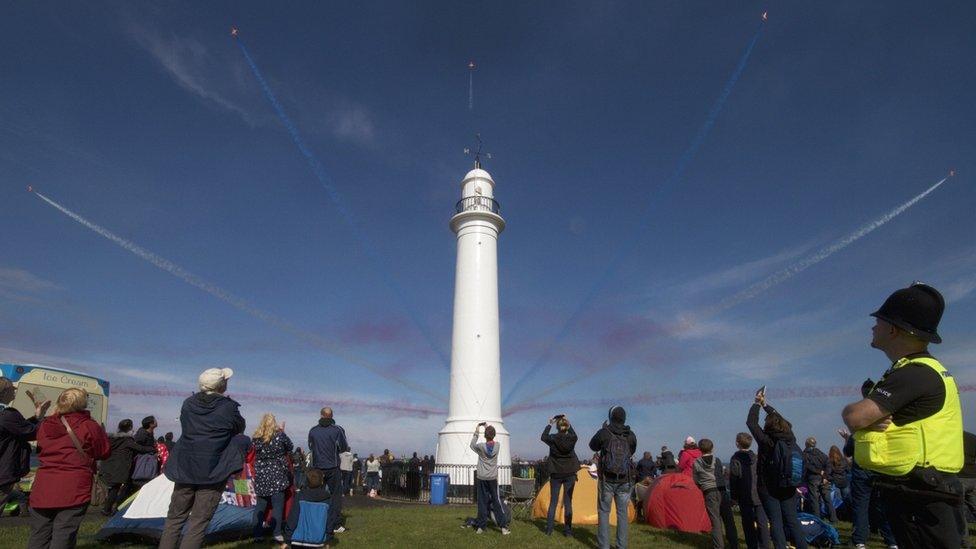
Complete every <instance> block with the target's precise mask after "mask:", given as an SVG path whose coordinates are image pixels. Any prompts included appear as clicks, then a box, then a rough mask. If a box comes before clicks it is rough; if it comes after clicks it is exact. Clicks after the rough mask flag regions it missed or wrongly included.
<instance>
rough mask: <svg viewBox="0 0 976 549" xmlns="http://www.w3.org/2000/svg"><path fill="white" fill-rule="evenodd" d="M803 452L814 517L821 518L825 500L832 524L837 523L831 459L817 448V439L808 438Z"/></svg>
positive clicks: (804, 471) (804, 469)
mask: <svg viewBox="0 0 976 549" xmlns="http://www.w3.org/2000/svg"><path fill="white" fill-rule="evenodd" d="M805 446H806V447H805V448H804V450H803V478H804V479H805V480H806V482H807V492H808V493H809V494H810V501H811V502H812V505H813V513H812V514H813V515H815V516H818V517H821V518H823V517H822V516H821V513H820V499H821V498H823V501H824V504H825V505H826V506H827V516H828V517H829V518H830V522H832V523H833V522H837V511H836V510H834V502H833V500H832V499H831V497H830V477H831V474H832V471H831V468H830V459H829V458H828V457H827V454H825V453H823V451H822V450H820V448H817V439H815V438H813V437H808V438H807V440H806V444H805Z"/></svg>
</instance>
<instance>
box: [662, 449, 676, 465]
mask: <svg viewBox="0 0 976 549" xmlns="http://www.w3.org/2000/svg"><path fill="white" fill-rule="evenodd" d="M661 468H662V469H677V468H678V464H677V463H675V462H674V454H672V453H671V452H665V453H663V454H661Z"/></svg>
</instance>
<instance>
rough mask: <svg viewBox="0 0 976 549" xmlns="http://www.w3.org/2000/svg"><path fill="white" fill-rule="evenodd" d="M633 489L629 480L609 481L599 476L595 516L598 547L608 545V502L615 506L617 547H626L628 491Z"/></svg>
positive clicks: (628, 521)
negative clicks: (597, 522)
mask: <svg viewBox="0 0 976 549" xmlns="http://www.w3.org/2000/svg"><path fill="white" fill-rule="evenodd" d="M633 489H634V487H633V485H632V484H631V483H630V482H629V481H623V482H609V481H606V480H604V479H603V477H602V476H601V477H600V482H599V494H598V497H599V500H597V516H598V520H599V523H600V524H599V527H598V528H597V534H596V540H597V545H598V546H599V547H600V549H609V547H610V504H611V502H612V503H613V504H614V505H616V506H617V549H626V548H627V530H628V529H629V527H630V517H629V516H628V515H627V511H628V509H629V506H630V492H631V491H632V490H633Z"/></svg>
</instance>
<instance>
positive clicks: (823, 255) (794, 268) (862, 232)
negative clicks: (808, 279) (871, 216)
mask: <svg viewBox="0 0 976 549" xmlns="http://www.w3.org/2000/svg"><path fill="white" fill-rule="evenodd" d="M946 179H948V178H942V180H941V181H939V182H938V183H936V184H935V185H932V186H931V187H929V188H928V189H925V191H924V192H922V193H921V194H919V195H917V196H915V197H914V198H912V199H911V200H909V201H908V202H905V203H904V204H902V205H901V206H898V207H897V208H895V209H893V210H891V211H890V212H888V213H886V214H884V215H882V216H881V217H879V218H877V219H875V220H874V221H872V222H870V223H868V224H866V225H864V226H862V227H861V228H859V229H858V230H856V231H854V232H853V233H851V234H849V235H847V236H845V237H844V238H841V239H840V240H837V241H836V242H834V243H832V244H830V245H829V246H826V247H824V248H822V249H820V250H819V251H817V253H815V254H813V255H811V256H809V257H805V258H803V259H801V260H800V261H798V262H796V263H794V264H793V265H790V266H789V267H786V268H785V269H783V270H781V271H777V272H775V273H773V274H771V275H769V276H768V277H766V278H765V279H763V280H760V281H759V282H756V283H755V284H753V285H752V286H749V287H748V288H746V289H744V290H742V291H740V292H738V293H736V294H734V295H732V296H730V297H727V298H725V299H723V300H722V301H721V302H720V303H718V304H717V305H715V306H714V307H712V308H710V309H707V310H706V311H704V313H703V314H702V316H712V315H714V314H717V313H720V312H722V311H725V310H727V309H730V308H732V307H735V306H736V305H738V304H740V303H742V302H743V301H747V300H749V299H752V298H754V297H756V296H757V295H759V294H761V293H763V292H765V291H766V290H768V289H770V288H772V287H773V286H776V285H778V284H780V283H781V282H784V281H786V280H789V279H790V278H793V277H794V276H796V275H797V274H799V273H801V272H803V271H805V270H807V269H808V268H810V267H813V266H814V265H816V264H817V263H820V262H821V261H823V260H825V259H827V258H828V257H830V256H832V255H834V254H835V253H837V252H839V251H841V250H843V249H844V248H846V247H848V246H850V245H851V244H853V243H854V242H857V241H858V240H860V239H861V238H864V237H865V236H867V235H869V234H871V233H872V232H873V231H875V230H876V229H878V228H880V227H881V226H882V225H884V224H885V223H887V222H889V221H891V220H892V219H893V218H895V217H897V216H898V215H899V214H901V213H902V212H904V211H905V210H907V209H908V208H911V207H912V206H914V205H915V204H916V203H917V202H918V201H919V200H922V199H923V198H925V197H926V196H928V195H929V193H931V192H932V191H934V190H935V189H938V188H939V186H940V185H942V184H943V183H945V182H946Z"/></svg>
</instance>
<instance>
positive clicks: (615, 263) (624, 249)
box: [502, 23, 764, 404]
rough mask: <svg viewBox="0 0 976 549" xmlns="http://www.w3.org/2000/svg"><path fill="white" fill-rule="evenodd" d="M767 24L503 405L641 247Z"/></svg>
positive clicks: (757, 30) (720, 109)
mask: <svg viewBox="0 0 976 549" xmlns="http://www.w3.org/2000/svg"><path fill="white" fill-rule="evenodd" d="M763 26H764V25H763V24H762V23H760V24H759V28H758V29H756V33H755V34H754V35H753V37H752V40H750V41H749V45H748V46H747V47H746V51H745V52H744V53H743V54H742V57H741V58H739V64H738V65H736V67H735V70H734V71H733V72H732V76H731V77H729V80H728V82H726V83H725V87H724V88H722V93H721V95H719V96H718V99H716V100H715V103H714V104H713V105H712V108H711V109H710V110H709V111H708V116H707V117H706V118H705V122H704V123H703V124H702V126H701V128H699V130H698V133H697V134H695V137H694V139H692V140H691V144H690V145H688V148H687V149H685V152H684V154H682V155H681V157H680V158H679V159H678V163H677V164H676V165H675V166H674V170H673V171H672V172H671V175H670V176H668V178H667V179H666V180H665V181H664V183H663V184H662V185H661V187H660V189H659V191H658V196H657V197H656V198H655V200H654V201H653V202H651V203H649V204H648V205H647V209H646V210H645V211H644V214H643V215H642V216H641V217H640V220H641V221H640V224H639V225H638V227H637V230H635V231H631V233H630V234H631V235H632V237H631V238H630V239H629V240H627V241H625V242H624V244H623V245H622V246H621V247H620V249H619V250H617V253H616V254H615V255H614V256H613V258H612V259H611V260H610V262H609V263H608V264H607V268H606V270H605V271H604V272H603V274H602V275H601V276H600V277H599V278H598V279H597V280H596V282H595V283H594V284H593V286H592V287H590V289H589V291H587V292H586V294H585V295H584V296H583V300H582V301H581V302H580V304H579V305H578V306H577V307H576V310H575V311H573V314H572V315H570V317H569V319H567V320H566V323H565V324H563V326H562V328H560V329H559V332H557V333H556V336H555V337H554V338H553V339H552V340H551V341H550V342H549V345H548V346H547V347H546V349H545V350H544V351H543V352H542V355H541V356H540V357H539V359H538V360H536V361H535V363H533V364H532V366H531V367H530V368H529V369H528V370H526V372H525V373H523V374H522V377H520V378H519V379H518V380H516V381H515V384H514V385H513V386H512V388H511V389H510V390H509V391H508V394H507V395H505V399H504V400H503V401H502V404H508V403H509V402H510V401H511V399H512V397H513V396H514V395H515V394H516V393H517V392H518V391H519V389H521V388H522V385H523V384H524V383H525V382H526V380H528V378H529V377H531V376H532V375H533V374H535V373H536V372H538V371H539V369H541V368H542V367H543V366H544V365H545V364H546V363H548V361H549V359H550V358H552V353H553V351H554V350H555V349H556V348H557V347H558V346H559V343H560V342H562V341H563V339H565V338H566V336H568V335H569V334H570V332H571V331H572V328H573V326H575V325H576V322H577V321H578V320H579V319H580V317H581V316H583V313H584V312H586V310H587V309H588V308H589V306H590V305H591V304H592V302H593V299H594V298H596V296H597V295H598V294H599V293H600V290H602V289H603V287H604V286H606V285H607V283H608V282H609V281H610V278H611V277H612V276H613V274H614V273H615V272H616V270H617V269H618V268H619V267H620V264H621V263H623V261H624V260H625V259H626V258H627V257H629V256H630V254H631V253H632V252H633V251H634V248H636V247H637V244H638V242H639V238H640V236H641V235H642V234H643V233H644V232H645V231H646V230H647V229H648V227H649V225H650V223H651V220H652V219H653V216H652V215H651V213H652V209H653V207H654V206H655V205H660V204H661V203H662V202H663V199H664V198H666V197H667V196H668V195H669V194H670V193H671V191H673V190H674V188H675V187H676V186H677V184H678V182H679V181H680V180H681V176H682V175H684V172H685V169H686V168H687V167H688V164H690V163H691V161H692V160H693V159H694V158H695V155H696V154H697V153H698V149H700V148H701V146H702V143H704V142H705V138H706V137H708V134H709V132H710V131H711V129H712V127H713V126H714V125H715V121H716V120H717V119H718V116H719V114H721V113H722V108H723V107H725V103H726V102H727V101H728V99H729V96H730V95H731V94H732V89H733V88H735V84H736V82H738V81H739V77H740V76H742V73H743V71H745V68H746V64H748V62H749V57H750V56H751V55H752V50H753V48H755V46H756V42H758V41H759V36H760V35H761V34H762V29H763Z"/></svg>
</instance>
